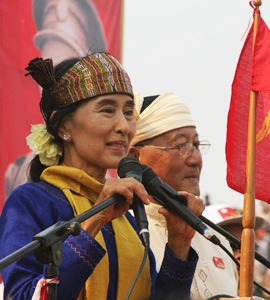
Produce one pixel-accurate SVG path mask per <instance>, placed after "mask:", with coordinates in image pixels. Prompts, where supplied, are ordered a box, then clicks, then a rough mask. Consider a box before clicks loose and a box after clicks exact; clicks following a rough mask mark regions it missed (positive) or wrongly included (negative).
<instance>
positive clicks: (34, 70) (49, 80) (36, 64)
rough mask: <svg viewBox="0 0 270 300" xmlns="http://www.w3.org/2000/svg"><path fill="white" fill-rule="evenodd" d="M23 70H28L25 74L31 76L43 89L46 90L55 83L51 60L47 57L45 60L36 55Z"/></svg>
mask: <svg viewBox="0 0 270 300" xmlns="http://www.w3.org/2000/svg"><path fill="white" fill-rule="evenodd" d="M25 70H26V71H28V73H27V74H25V76H28V75H31V76H32V78H33V79H34V80H35V81H36V82H37V83H38V84H39V85H40V86H41V87H43V88H44V89H47V90H48V89H50V88H51V87H53V86H54V85H55V84H56V83H57V81H56V78H55V73H54V67H53V62H52V60H51V59H49V58H48V59H45V60H43V59H42V58H38V57H37V58H35V59H32V60H31V61H30V62H29V64H28V67H26V68H25Z"/></svg>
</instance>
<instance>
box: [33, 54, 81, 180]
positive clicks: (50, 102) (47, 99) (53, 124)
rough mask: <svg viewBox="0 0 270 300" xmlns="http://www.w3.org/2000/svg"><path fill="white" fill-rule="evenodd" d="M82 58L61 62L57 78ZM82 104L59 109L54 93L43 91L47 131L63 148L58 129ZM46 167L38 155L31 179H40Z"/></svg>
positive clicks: (78, 103) (57, 69)
mask: <svg viewBox="0 0 270 300" xmlns="http://www.w3.org/2000/svg"><path fill="white" fill-rule="evenodd" d="M80 60H81V58H71V59H66V60H64V61H62V62H61V63H59V64H58V65H57V66H56V67H55V69H54V70H55V77H56V80H57V81H59V80H60V78H61V77H62V76H63V75H64V74H65V73H66V72H67V71H68V70H69V69H70V68H71V67H72V66H73V65H74V64H75V63H77V62H78V61H80ZM81 104H82V103H81V102H77V103H74V104H73V105H70V106H67V107H65V108H61V109H59V107H58V105H57V101H56V99H55V96H54V94H53V93H51V91H50V90H48V89H43V91H42V96H41V100H40V103H39V107H40V111H41V113H42V115H43V119H44V121H45V124H46V126H47V131H48V132H49V133H50V134H51V135H52V136H53V137H54V138H55V143H56V144H59V145H60V147H61V148H63V141H62V139H61V138H60V137H59V136H58V129H59V127H60V125H61V122H62V120H63V119H64V117H66V116H67V115H69V114H71V113H72V112H74V111H75V110H76V108H77V107H78V106H80V105H81ZM53 111H56V113H55V114H54V116H53V118H51V114H52V112H53ZM62 158H63V157H62ZM61 162H62V161H61V160H60V163H61ZM46 168H47V167H46V166H45V165H43V164H42V163H41V162H40V160H39V156H38V155H36V156H35V157H34V158H33V160H32V161H31V163H30V171H29V174H30V180H31V181H33V182H37V181H40V175H41V173H42V172H43V170H45V169H46Z"/></svg>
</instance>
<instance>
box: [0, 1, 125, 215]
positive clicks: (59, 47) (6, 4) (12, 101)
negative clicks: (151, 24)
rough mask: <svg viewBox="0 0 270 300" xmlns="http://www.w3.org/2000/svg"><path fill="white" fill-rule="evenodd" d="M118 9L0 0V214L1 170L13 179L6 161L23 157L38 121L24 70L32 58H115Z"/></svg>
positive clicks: (101, 4) (0, 195)
mask: <svg viewBox="0 0 270 300" xmlns="http://www.w3.org/2000/svg"><path fill="white" fill-rule="evenodd" d="M122 10H123V0H114V1H111V0H93V1H91V0H81V1H49V0H35V1H25V0H17V1H10V0H1V1H0V22H1V24H2V26H1V27H0V28H1V29H0V32H1V39H0V49H1V51H0V63H1V69H0V75H1V81H0V212H1V208H2V206H3V203H4V199H5V196H4V195H5V187H4V185H5V180H4V176H5V174H7V173H6V170H7V168H8V166H9V167H10V168H8V170H9V172H8V174H9V177H12V180H13V179H14V181H16V177H17V176H18V174H19V173H18V171H19V170H18V169H17V168H16V164H12V165H10V164H11V163H14V162H15V160H16V163H17V164H18V165H20V164H21V162H22V161H23V159H25V157H24V155H25V154H28V153H29V151H30V150H29V148H28V147H27V145H26V142H25V137H26V136H27V135H28V134H29V133H30V128H31V124H37V123H42V117H41V114H40V111H39V106H38V104H39V100H40V91H39V87H38V86H37V84H36V83H35V82H34V81H33V80H30V79H29V78H26V77H25V76H24V74H25V73H26V71H25V70H24V68H25V67H26V66H27V64H28V62H29V61H30V60H31V59H33V58H35V57H37V56H42V57H44V58H47V57H51V58H53V60H54V62H57V61H59V60H62V59H64V58H66V57H73V56H81V55H86V54H87V52H91V51H95V50H105V51H108V52H110V53H111V54H112V55H114V56H115V57H116V58H117V59H119V60H120V59H121V42H122V41H121V38H122V37H121V33H122V28H121V27H122ZM20 156H21V157H20ZM26 159H27V160H29V159H28V157H27V158H26ZM17 179H18V178H17ZM6 184H7V182H6ZM8 184H9V185H10V188H12V186H13V185H17V184H15V183H14V182H12V183H8Z"/></svg>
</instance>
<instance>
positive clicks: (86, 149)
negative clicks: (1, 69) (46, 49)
mask: <svg viewBox="0 0 270 300" xmlns="http://www.w3.org/2000/svg"><path fill="white" fill-rule="evenodd" d="M26 70H27V71H28V72H29V74H30V75H31V76H32V77H33V78H34V79H35V80H36V81H37V82H38V83H39V85H41V86H42V87H43V91H42V98H41V101H40V109H41V112H42V115H43V118H44V121H45V124H46V125H41V124H40V125H34V126H32V134H31V135H29V136H28V137H27V143H28V145H29V146H30V148H31V150H33V151H34V152H35V153H36V154H37V155H36V157H35V158H34V159H33V161H32V163H31V168H30V175H31V179H32V181H33V182H31V183H26V184H24V185H22V186H20V187H18V188H17V189H16V190H15V191H14V192H13V193H12V194H11V196H10V197H9V198H8V200H7V202H6V204H5V207H4V209H3V214H2V218H1V219H2V220H1V228H0V236H1V241H0V242H1V250H0V254H1V258H3V257H5V256H7V255H8V254H10V253H12V252H14V251H16V250H17V249H19V248H21V247H22V246H24V245H26V244H28V243H29V242H31V241H32V238H33V236H35V235H36V234H38V233H39V232H41V231H43V230H44V229H46V228H48V227H50V226H51V225H53V224H55V223H56V222H58V221H64V220H70V219H72V218H73V217H74V216H77V215H79V214H81V213H82V212H84V211H86V210H88V209H90V208H91V207H92V206H95V205H97V204H99V203H101V202H103V201H104V200H106V199H107V198H109V197H111V196H113V195H114V194H120V195H123V196H124V197H125V198H126V201H123V202H117V203H116V204H114V205H111V206H109V207H108V208H106V209H104V210H103V211H101V212H99V213H98V214H96V215H94V216H93V217H91V218H89V219H87V220H86V221H84V222H83V223H82V230H81V233H80V234H79V235H78V236H68V237H67V238H66V239H65V240H64V242H63V253H64V258H63V261H62V263H61V264H60V267H59V284H58V287H57V293H58V298H59V299H65V300H68V299H98V300H99V299H121V300H122V299H125V297H126V295H127V293H128V290H129V288H130V286H131V284H132V282H133V280H134V278H135V276H136V273H137V271H138V269H139V266H140V262H141V260H142V257H143V251H144V249H143V246H142V244H141V242H140V240H139V238H138V235H137V233H136V231H135V230H134V228H136V225H135V222H134V219H133V217H132V216H131V215H130V214H129V213H128V212H127V211H128V209H129V207H130V204H131V203H132V200H133V195H134V194H136V195H137V196H138V197H139V198H140V199H141V201H143V203H144V204H149V200H148V197H147V193H146V191H145V189H144V187H143V185H142V184H141V183H139V182H138V181H137V180H135V179H133V178H123V179H116V178H108V179H105V174H106V171H107V169H113V168H117V166H118V163H119V161H120V160H121V159H122V158H123V157H125V156H126V155H127V153H128V149H129V145H130V142H131V139H132V138H133V136H134V134H135V127H136V120H135V117H134V114H133V108H134V100H133V91H132V86H131V83H130V80H129V77H128V75H127V73H126V72H125V70H123V69H122V67H121V65H120V64H119V62H118V61H117V60H116V59H115V58H114V57H112V56H111V55H109V54H107V53H95V54H92V55H89V56H87V57H84V58H82V59H73V60H68V61H64V62H62V63H61V64H59V65H58V66H57V67H56V68H55V69H54V68H53V67H52V61H51V60H49V59H47V60H43V59H35V60H32V61H31V62H30V63H29V66H28V67H27V68H26ZM186 196H187V197H188V199H189V203H191V204H189V205H191V206H193V205H194V203H195V204H196V201H197V199H195V197H194V196H193V195H191V194H190V195H189V194H186ZM198 207H199V208H198ZM203 208H204V207H203V205H201V203H199V202H198V205H197V208H196V213H197V214H201V213H202V211H203ZM161 213H162V214H164V215H165V217H166V220H167V223H168V231H169V234H168V236H169V241H168V247H167V248H166V251H165V254H164V262H163V267H162V268H161V271H160V272H159V274H156V271H155V260H154V258H153V255H152V253H151V252H150V253H149V261H147V263H146V264H145V267H144V269H143V271H142V273H141V275H140V278H139V279H138V281H137V284H136V286H135V288H134V290H133V292H132V295H131V299H149V298H150V297H152V298H153V299H158V298H160V299H165V298H164V297H168V296H169V295H170V293H171V294H172V297H174V296H175V295H177V296H178V295H179V296H182V299H184V298H189V289H190V285H191V281H192V276H193V273H194V270H195V267H196V262H197V259H198V258H197V254H196V253H195V252H194V250H193V249H190V250H189V252H188V253H186V252H183V250H182V248H185V247H184V246H185V245H183V244H187V245H190V240H191V236H185V233H186V232H189V231H190V229H188V228H187V227H188V226H187V225H186V224H185V223H184V222H183V221H182V220H180V219H179V218H178V217H176V216H175V215H174V214H172V213H169V212H168V211H167V210H165V209H164V208H162V209H161ZM187 230H188V231H187ZM2 273H3V281H4V285H5V296H6V297H8V296H10V297H12V298H13V299H31V297H32V295H33V292H34V289H35V287H36V285H37V283H38V282H39V283H40V282H42V283H44V279H42V278H44V277H46V275H47V265H44V264H42V263H41V262H39V261H38V260H37V259H36V258H35V257H34V255H33V254H30V255H28V256H25V257H23V258H22V259H20V260H18V261H17V262H15V263H13V264H11V265H10V266H8V267H7V268H5V269H4V270H3V272H2ZM56 279H57V278H56ZM45 282H46V281H45ZM166 299H168V298H166Z"/></svg>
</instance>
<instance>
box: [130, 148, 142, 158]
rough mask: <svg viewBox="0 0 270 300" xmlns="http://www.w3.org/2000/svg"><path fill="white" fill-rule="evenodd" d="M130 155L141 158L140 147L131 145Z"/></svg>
mask: <svg viewBox="0 0 270 300" xmlns="http://www.w3.org/2000/svg"><path fill="white" fill-rule="evenodd" d="M128 155H129V156H132V157H135V158H137V159H138V160H139V157H140V152H139V151H138V149H137V148H136V147H134V146H131V147H130V148H129V151H128Z"/></svg>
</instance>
